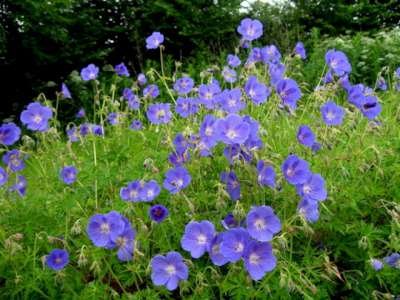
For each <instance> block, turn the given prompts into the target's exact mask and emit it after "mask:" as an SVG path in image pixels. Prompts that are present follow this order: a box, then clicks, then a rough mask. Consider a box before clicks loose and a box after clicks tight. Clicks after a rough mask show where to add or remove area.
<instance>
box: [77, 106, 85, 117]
mask: <svg viewBox="0 0 400 300" xmlns="http://www.w3.org/2000/svg"><path fill="white" fill-rule="evenodd" d="M85 116H86V113H85V110H84V109H83V108H80V109H79V111H78V112H77V113H76V117H77V118H78V119H82V118H84V117H85Z"/></svg>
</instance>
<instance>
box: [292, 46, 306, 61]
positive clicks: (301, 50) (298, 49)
mask: <svg viewBox="0 0 400 300" xmlns="http://www.w3.org/2000/svg"><path fill="white" fill-rule="evenodd" d="M293 52H294V54H295V55H298V56H299V57H300V58H301V59H306V58H307V54H306V48H305V47H304V44H303V43H302V42H298V43H297V44H296V46H295V47H294V50H293Z"/></svg>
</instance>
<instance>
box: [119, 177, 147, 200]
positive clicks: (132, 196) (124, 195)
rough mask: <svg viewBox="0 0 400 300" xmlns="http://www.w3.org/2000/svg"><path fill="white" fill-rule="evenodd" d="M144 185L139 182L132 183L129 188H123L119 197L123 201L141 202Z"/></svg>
mask: <svg viewBox="0 0 400 300" xmlns="http://www.w3.org/2000/svg"><path fill="white" fill-rule="evenodd" d="M141 190H142V183H141V182H140V181H139V180H135V181H131V182H130V183H128V185H127V186H125V187H123V188H121V190H120V192H119V195H120V197H121V199H122V200H124V201H129V202H137V201H140V192H141Z"/></svg>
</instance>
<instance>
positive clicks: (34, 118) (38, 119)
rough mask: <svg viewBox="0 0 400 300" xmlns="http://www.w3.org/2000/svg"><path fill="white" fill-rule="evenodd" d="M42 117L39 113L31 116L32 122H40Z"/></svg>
mask: <svg viewBox="0 0 400 300" xmlns="http://www.w3.org/2000/svg"><path fill="white" fill-rule="evenodd" d="M42 120H43V118H42V116H41V115H35V116H34V117H33V122H35V123H36V124H39V123H40V122H42Z"/></svg>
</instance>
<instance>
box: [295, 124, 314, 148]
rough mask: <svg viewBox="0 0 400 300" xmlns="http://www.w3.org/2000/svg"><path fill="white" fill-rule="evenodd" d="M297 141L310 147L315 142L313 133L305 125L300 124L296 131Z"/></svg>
mask: <svg viewBox="0 0 400 300" xmlns="http://www.w3.org/2000/svg"><path fill="white" fill-rule="evenodd" d="M297 141H298V142H299V143H300V144H302V145H304V146H307V147H309V148H311V147H312V146H313V145H314V143H315V134H314V132H312V130H311V128H310V127H308V126H307V125H301V126H299V130H298V131H297Z"/></svg>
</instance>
